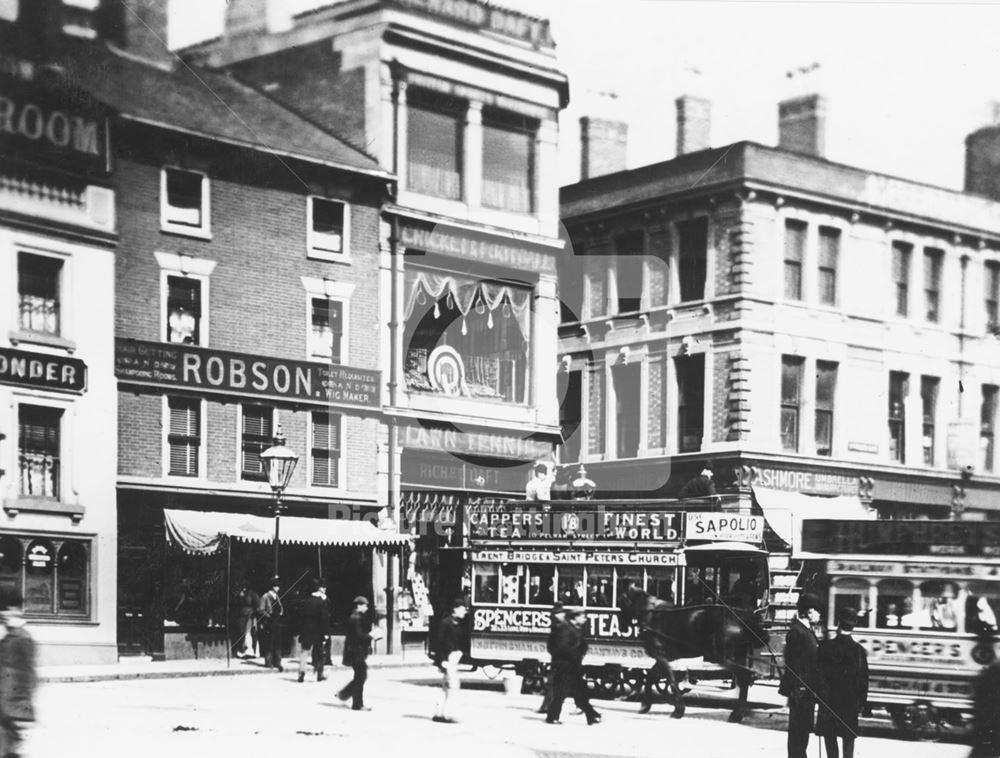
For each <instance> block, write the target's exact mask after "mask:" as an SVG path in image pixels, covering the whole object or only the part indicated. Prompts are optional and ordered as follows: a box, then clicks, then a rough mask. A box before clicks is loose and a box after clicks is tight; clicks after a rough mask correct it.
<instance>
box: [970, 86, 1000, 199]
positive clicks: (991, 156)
mask: <svg viewBox="0 0 1000 758" xmlns="http://www.w3.org/2000/svg"><path fill="white" fill-rule="evenodd" d="M989 107H990V117H991V118H990V121H991V122H992V123H991V124H989V125H988V126H984V127H982V128H981V129H977V130H976V131H974V132H973V133H972V134H970V135H969V136H968V137H966V138H965V191H966V192H969V193H971V194H973V195H984V196H985V197H988V198H990V199H991V200H996V201H998V202H1000V103H997V102H993V103H990V104H989Z"/></svg>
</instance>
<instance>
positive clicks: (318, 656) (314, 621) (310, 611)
mask: <svg viewBox="0 0 1000 758" xmlns="http://www.w3.org/2000/svg"><path fill="white" fill-rule="evenodd" d="M312 586H313V593H312V594H311V595H310V596H309V597H307V598H306V599H305V602H304V603H303V604H302V627H301V630H300V631H299V681H300V682H304V681H305V680H306V665H307V662H308V660H309V655H310V653H311V654H312V665H313V667H314V668H315V669H316V681H317V682H322V681H323V680H324V679H326V677H325V676H323V664H324V663H325V656H326V651H325V650H324V645H325V644H326V639H327V637H329V636H330V609H329V608H328V607H327V604H326V579H323V578H322V577H317V578H316V579H313V581H312Z"/></svg>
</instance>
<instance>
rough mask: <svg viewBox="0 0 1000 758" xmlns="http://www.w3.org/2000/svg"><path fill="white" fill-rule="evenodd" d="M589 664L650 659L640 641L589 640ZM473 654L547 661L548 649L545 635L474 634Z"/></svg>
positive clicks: (629, 663)
mask: <svg viewBox="0 0 1000 758" xmlns="http://www.w3.org/2000/svg"><path fill="white" fill-rule="evenodd" d="M588 642H589V646H588V648H587V657H586V658H585V659H584V663H585V665H587V666H600V665H603V664H605V663H618V664H622V665H626V666H637V667H638V666H649V665H650V663H651V660H650V658H649V656H648V655H646V651H645V650H644V649H643V647H642V645H641V644H640V643H639V642H637V641H636V642H631V641H621V642H618V643H612V642H602V641H601V640H589V641H588ZM471 652H472V657H473V658H477V659H481V660H498V661H521V660H525V659H531V658H534V659H537V660H542V661H547V660H548V658H549V652H548V650H547V649H546V647H545V638H544V637H529V638H525V637H521V638H518V637H513V636H503V635H499V634H475V633H474V634H473V635H472V648H471Z"/></svg>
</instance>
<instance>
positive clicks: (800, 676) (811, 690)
mask: <svg viewBox="0 0 1000 758" xmlns="http://www.w3.org/2000/svg"><path fill="white" fill-rule="evenodd" d="M820 605H821V601H820V599H819V598H818V597H817V596H816V595H813V594H811V593H808V592H804V593H802V595H800V596H799V601H798V603H797V605H796V610H797V611H798V615H797V616H796V617H795V618H794V619H792V623H791V625H790V626H789V627H788V633H787V634H786V635H785V670H784V672H783V673H782V674H781V687H780V690H781V694H782V695H785V696H786V697H787V698H788V758H806V748H807V747H808V745H809V733H810V732H812V729H813V725H814V719H815V711H816V692H815V690H816V685H817V682H816V677H817V663H816V658H817V654H818V652H819V638H818V637H817V634H816V632H815V631H814V630H815V629H816V628H817V625H818V624H819V620H820Z"/></svg>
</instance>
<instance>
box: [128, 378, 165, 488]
mask: <svg viewBox="0 0 1000 758" xmlns="http://www.w3.org/2000/svg"><path fill="white" fill-rule="evenodd" d="M118 440H119V444H118V473H119V474H128V475H131V476H150V477H158V476H160V475H161V474H162V473H163V447H162V445H163V441H162V440H163V399H162V398H160V397H159V396H158V395H136V394H134V393H132V392H119V393H118Z"/></svg>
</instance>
